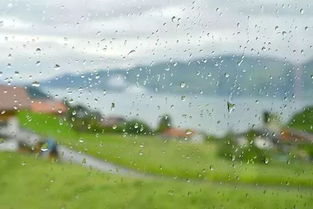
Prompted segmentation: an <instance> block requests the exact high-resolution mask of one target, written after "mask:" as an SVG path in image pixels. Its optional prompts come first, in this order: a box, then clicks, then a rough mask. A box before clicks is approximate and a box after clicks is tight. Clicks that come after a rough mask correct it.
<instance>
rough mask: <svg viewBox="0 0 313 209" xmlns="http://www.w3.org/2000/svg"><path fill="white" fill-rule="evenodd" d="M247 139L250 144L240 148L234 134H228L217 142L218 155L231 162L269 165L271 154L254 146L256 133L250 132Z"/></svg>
mask: <svg viewBox="0 0 313 209" xmlns="http://www.w3.org/2000/svg"><path fill="white" fill-rule="evenodd" d="M246 138H247V140H248V143H247V144H246V145H243V146H240V145H238V144H237V143H236V141H235V136H234V135H233V134H227V135H226V136H225V137H224V138H223V139H221V140H220V142H217V145H218V155H219V156H220V157H223V158H226V159H228V160H231V161H241V162H244V163H267V161H268V159H269V154H268V152H267V151H265V150H262V149H259V148H258V147H256V146H255V145H254V138H255V135H254V133H253V132H248V133H247V135H246Z"/></svg>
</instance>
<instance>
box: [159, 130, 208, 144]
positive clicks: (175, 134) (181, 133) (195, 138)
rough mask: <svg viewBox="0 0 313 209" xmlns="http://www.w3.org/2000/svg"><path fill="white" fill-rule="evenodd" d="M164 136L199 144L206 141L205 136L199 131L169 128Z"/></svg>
mask: <svg viewBox="0 0 313 209" xmlns="http://www.w3.org/2000/svg"><path fill="white" fill-rule="evenodd" d="M162 136H163V137H165V138H171V139H184V140H189V141H192V142H197V143H200V142H203V141H204V136H203V135H202V134H200V133H198V132H197V131H194V130H187V129H178V128H167V129H166V130H165V131H164V132H163V133H162Z"/></svg>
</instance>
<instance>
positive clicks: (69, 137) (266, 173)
mask: <svg viewBox="0 0 313 209" xmlns="http://www.w3.org/2000/svg"><path fill="white" fill-rule="evenodd" d="M19 118H20V121H21V123H22V124H23V126H25V127H27V128H29V129H32V130H34V131H35V132H37V133H40V134H42V135H44V136H53V137H55V138H57V139H58V141H59V143H61V144H64V145H67V146H69V147H72V148H73V149H76V150H80V151H84V152H86V153H88V154H90V155H93V156H96V157H98V158H100V159H105V160H108V161H111V162H114V163H117V164H120V165H123V166H125V167H128V168H132V169H136V170H139V171H142V172H146V173H153V174H161V175H167V176H173V177H183V178H197V179H206V180H213V181H217V182H220V181H221V182H244V183H254V184H270V185H282V186H290V185H293V186H308V187H313V166H312V165H311V164H308V163H300V162H297V163H291V164H287V163H271V162H270V163H269V164H268V165H261V164H242V163H238V162H230V161H226V160H223V159H221V158H219V157H217V155H216V147H215V145H214V144H191V143H188V142H179V141H164V140H161V139H159V138H157V137H150V136H149V137H148V136H144V137H129V136H126V137H123V136H119V135H96V134H94V135H93V134H79V133H77V132H74V131H72V129H71V128H70V126H69V124H68V123H66V122H64V121H63V120H60V119H59V118H56V117H55V116H47V115H42V114H34V113H27V112H21V113H20V115H19Z"/></svg>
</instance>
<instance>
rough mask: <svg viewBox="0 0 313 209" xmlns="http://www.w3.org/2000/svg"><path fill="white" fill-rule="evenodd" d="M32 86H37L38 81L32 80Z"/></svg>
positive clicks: (38, 84)
mask: <svg viewBox="0 0 313 209" xmlns="http://www.w3.org/2000/svg"><path fill="white" fill-rule="evenodd" d="M32 86H34V87H39V86H40V82H38V81H34V82H32Z"/></svg>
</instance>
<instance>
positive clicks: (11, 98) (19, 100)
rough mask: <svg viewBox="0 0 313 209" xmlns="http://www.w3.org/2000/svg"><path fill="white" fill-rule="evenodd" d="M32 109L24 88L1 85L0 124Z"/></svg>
mask: <svg viewBox="0 0 313 209" xmlns="http://www.w3.org/2000/svg"><path fill="white" fill-rule="evenodd" d="M30 108H31V100H30V98H29V97H28V94H27V92H26V90H25V89H24V88H23V87H17V86H8V85H0V123H6V122H7V121H8V120H10V119H12V117H14V116H15V115H16V113H17V111H19V110H28V109H30Z"/></svg>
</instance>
